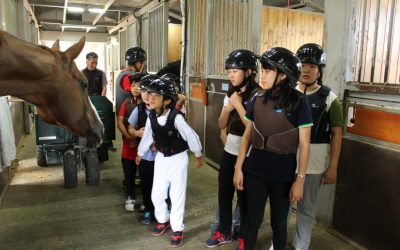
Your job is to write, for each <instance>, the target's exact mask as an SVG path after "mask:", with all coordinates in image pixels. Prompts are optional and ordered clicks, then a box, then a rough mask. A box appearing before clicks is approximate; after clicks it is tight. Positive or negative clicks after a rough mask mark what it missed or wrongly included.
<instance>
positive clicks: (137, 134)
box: [135, 128, 144, 137]
mask: <svg viewBox="0 0 400 250" xmlns="http://www.w3.org/2000/svg"><path fill="white" fill-rule="evenodd" d="M143 133H144V128H140V129H139V130H136V132H135V136H137V137H143Z"/></svg>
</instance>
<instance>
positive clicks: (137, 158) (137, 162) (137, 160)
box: [135, 155, 142, 166]
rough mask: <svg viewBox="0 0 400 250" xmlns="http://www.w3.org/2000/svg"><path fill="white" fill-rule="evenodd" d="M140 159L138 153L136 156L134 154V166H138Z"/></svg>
mask: <svg viewBox="0 0 400 250" xmlns="http://www.w3.org/2000/svg"><path fill="white" fill-rule="evenodd" d="M141 160H142V157H140V156H139V155H137V156H136V159H135V163H136V166H139V164H140V161H141Z"/></svg>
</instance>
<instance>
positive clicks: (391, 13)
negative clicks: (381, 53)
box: [383, 0, 396, 84]
mask: <svg viewBox="0 0 400 250" xmlns="http://www.w3.org/2000/svg"><path fill="white" fill-rule="evenodd" d="M395 6H396V0H392V6H391V7H390V8H391V9H390V17H389V18H390V19H389V20H390V21H389V29H388V30H389V33H388V38H387V41H388V42H387V43H388V49H387V53H386V65H385V72H384V76H383V83H384V84H387V83H388V82H387V80H388V74H389V65H390V55H391V53H392V38H393V32H394V27H393V23H394V18H395V16H394V14H395V11H394V8H395Z"/></svg>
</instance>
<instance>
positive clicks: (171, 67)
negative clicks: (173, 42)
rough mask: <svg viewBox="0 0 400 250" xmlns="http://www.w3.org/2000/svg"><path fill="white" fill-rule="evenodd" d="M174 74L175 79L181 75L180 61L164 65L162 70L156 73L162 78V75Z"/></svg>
mask: <svg viewBox="0 0 400 250" xmlns="http://www.w3.org/2000/svg"><path fill="white" fill-rule="evenodd" d="M167 73H170V74H174V75H176V76H177V77H180V75H181V60H180V59H179V60H177V61H173V62H170V63H168V64H167V65H165V66H164V67H163V68H162V69H160V70H159V71H158V72H157V75H158V76H162V75H164V74H167Z"/></svg>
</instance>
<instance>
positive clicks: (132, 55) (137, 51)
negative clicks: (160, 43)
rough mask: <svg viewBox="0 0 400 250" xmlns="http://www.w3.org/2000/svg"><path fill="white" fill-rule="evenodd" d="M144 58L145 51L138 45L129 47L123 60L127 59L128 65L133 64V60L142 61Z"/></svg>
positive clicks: (145, 56) (145, 57)
mask: <svg viewBox="0 0 400 250" xmlns="http://www.w3.org/2000/svg"><path fill="white" fill-rule="evenodd" d="M146 59H147V54H146V51H144V49H142V48H140V47H133V48H129V49H128V50H127V51H126V52H125V60H126V61H128V65H133V64H134V63H135V62H143V61H146Z"/></svg>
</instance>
